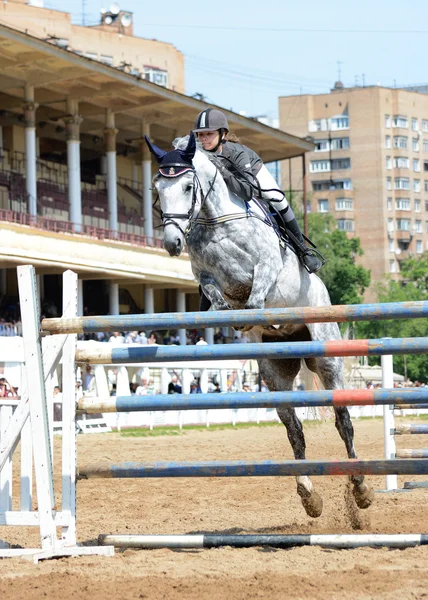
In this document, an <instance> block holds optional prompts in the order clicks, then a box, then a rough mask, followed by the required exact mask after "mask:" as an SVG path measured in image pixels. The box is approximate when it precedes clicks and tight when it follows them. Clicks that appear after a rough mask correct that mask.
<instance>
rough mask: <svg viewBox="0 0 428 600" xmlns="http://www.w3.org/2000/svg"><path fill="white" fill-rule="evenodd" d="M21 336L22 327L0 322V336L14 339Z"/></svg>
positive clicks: (19, 323)
mask: <svg viewBox="0 0 428 600" xmlns="http://www.w3.org/2000/svg"><path fill="white" fill-rule="evenodd" d="M17 335H22V325H21V322H20V321H19V322H18V323H4V322H0V336H7V337H15V336H17Z"/></svg>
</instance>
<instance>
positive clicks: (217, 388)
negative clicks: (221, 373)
mask: <svg viewBox="0 0 428 600" xmlns="http://www.w3.org/2000/svg"><path fill="white" fill-rule="evenodd" d="M213 393H214V394H220V393H221V388H220V384H219V383H215V384H214V389H213Z"/></svg>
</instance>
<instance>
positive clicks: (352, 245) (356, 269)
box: [308, 213, 370, 304]
mask: <svg viewBox="0 0 428 600" xmlns="http://www.w3.org/2000/svg"><path fill="white" fill-rule="evenodd" d="M308 228H309V237H310V239H311V240H312V241H313V242H314V244H315V245H316V246H317V250H319V252H321V254H322V255H323V256H324V257H325V259H326V264H325V265H324V266H323V268H322V269H321V271H319V273H318V275H319V277H320V278H321V279H322V280H323V282H324V283H325V285H326V286H327V289H328V291H329V294H330V298H331V302H332V304H359V303H361V301H362V296H363V294H364V291H365V289H366V288H367V287H368V286H369V284H370V271H368V270H367V269H364V267H362V266H359V265H356V264H355V259H356V258H357V257H358V256H361V255H362V254H363V251H362V249H361V246H360V240H359V238H350V239H348V237H347V235H346V233H345V232H344V231H339V230H338V229H336V221H335V219H334V218H333V217H332V216H331V215H323V214H312V213H311V214H309V215H308Z"/></svg>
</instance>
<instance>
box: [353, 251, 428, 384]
mask: <svg viewBox="0 0 428 600" xmlns="http://www.w3.org/2000/svg"><path fill="white" fill-rule="evenodd" d="M401 274H402V276H403V281H392V280H390V281H389V282H387V283H386V284H384V285H382V286H378V290H377V291H378V301H379V302H414V301H416V300H428V253H425V254H423V255H422V256H420V257H418V258H409V259H408V260H406V261H403V262H402V264H401ZM356 330H357V336H358V337H359V338H371V339H376V338H382V337H393V338H404V337H428V319H396V320H391V321H372V322H367V323H363V322H361V323H357V325H356ZM371 362H372V361H371ZM378 363H379V360H377V364H378ZM373 364H374V363H373ZM394 371H395V372H396V373H400V374H401V375H407V377H408V378H409V379H411V380H412V381H416V380H418V381H423V382H427V381H428V357H427V356H426V355H423V354H421V355H408V356H395V357H394Z"/></svg>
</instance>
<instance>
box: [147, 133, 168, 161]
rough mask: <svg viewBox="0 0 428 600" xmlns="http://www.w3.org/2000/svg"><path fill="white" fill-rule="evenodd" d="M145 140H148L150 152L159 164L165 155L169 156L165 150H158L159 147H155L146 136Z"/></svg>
mask: <svg viewBox="0 0 428 600" xmlns="http://www.w3.org/2000/svg"><path fill="white" fill-rule="evenodd" d="M144 139H145V140H146V144H147V146H148V148H149V150H150V152H151V153H152V154H153V156H154V157H155V158H156V160H157V162H158V164H159V162H160V161H161V160H162V158H163V157H164V156H165V154H167V152H165V150H162V149H161V148H158V147H157V146H155V144H152V143H151V141H150V140H149V138H148V137H147V136H146V135H145V136H144Z"/></svg>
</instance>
